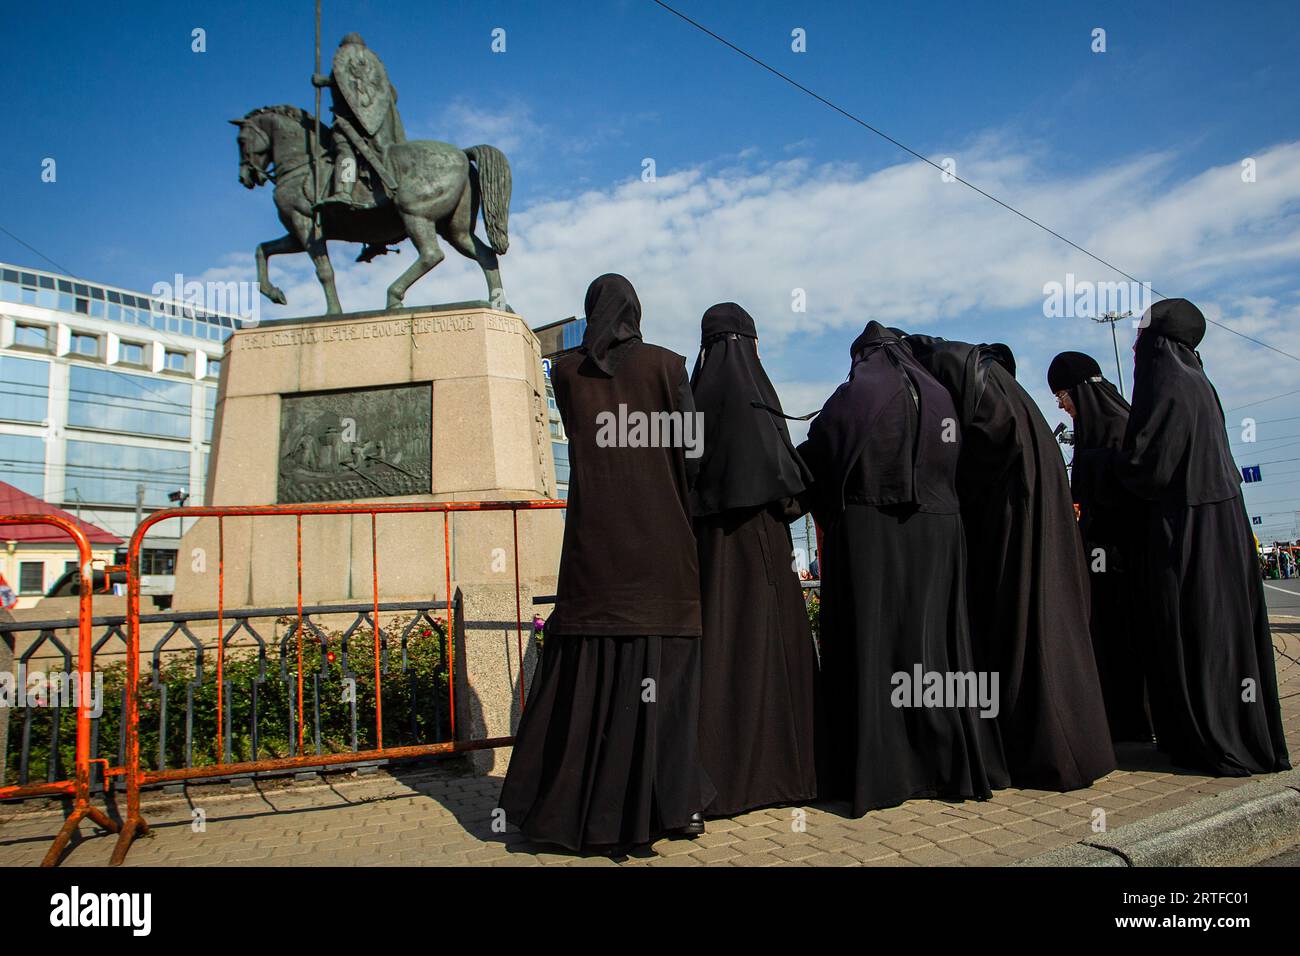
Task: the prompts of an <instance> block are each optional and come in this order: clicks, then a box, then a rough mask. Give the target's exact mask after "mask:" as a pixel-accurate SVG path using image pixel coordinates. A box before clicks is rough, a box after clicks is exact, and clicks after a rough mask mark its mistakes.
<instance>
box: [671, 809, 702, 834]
mask: <svg viewBox="0 0 1300 956" xmlns="http://www.w3.org/2000/svg"><path fill="white" fill-rule="evenodd" d="M676 832H677V834H678V835H680V836H688V837H697V836H704V814H703V813H700V811H698V810H696V811H695V812H694V813H692V814H691V822H690V823H688V824H686V826H684V827H679V828H678V829H677V830H676Z"/></svg>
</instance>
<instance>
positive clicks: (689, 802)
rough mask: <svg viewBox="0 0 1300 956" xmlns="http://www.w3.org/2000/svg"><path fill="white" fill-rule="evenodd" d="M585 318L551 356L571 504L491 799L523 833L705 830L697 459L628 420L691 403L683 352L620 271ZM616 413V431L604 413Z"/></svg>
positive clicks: (549, 836) (608, 845)
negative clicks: (554, 579) (693, 478)
mask: <svg viewBox="0 0 1300 956" xmlns="http://www.w3.org/2000/svg"><path fill="white" fill-rule="evenodd" d="M586 315H587V331H586V335H585V336H584V337H583V344H582V349H581V350H580V351H578V352H575V353H573V354H570V355H566V356H563V357H562V358H560V359H558V360H557V361H556V362H555V364H554V365H553V366H552V368H551V382H552V384H553V385H554V388H555V402H556V405H557V406H559V410H560V416H561V418H562V419H563V421H564V427H565V430H566V431H567V432H568V435H569V464H570V478H569V506H568V514H567V517H566V520H565V525H564V543H563V550H562V553H561V557H560V576H559V582H558V586H557V594H556V601H555V611H554V613H553V614H552V615H551V617H550V619H549V620H548V621H547V627H546V643H545V647H544V650H543V651H542V659H541V662H540V663H539V665H538V669H537V674H536V676H535V677H534V679H533V685H532V687H531V688H530V690H529V693H528V699H527V704H526V706H525V708H524V713H523V717H522V718H521V720H520V722H519V730H518V733H517V734H516V738H515V746H514V753H513V754H512V756H511V760H510V767H509V769H508V771H507V773H506V779H505V783H504V785H503V786H502V790H501V807H502V808H503V809H504V810H505V812H506V820H507V822H509V823H511V824H513V825H515V826H517V827H518V828H519V829H520V830H522V831H523V833H524V834H525V835H526V836H528V837H529V838H530V839H533V840H537V841H540V842H546V843H557V844H559V845H561V846H564V847H568V848H569V849H572V850H586V849H591V850H598V851H601V852H611V851H617V850H622V849H625V848H627V847H630V846H634V845H638V844H644V843H648V842H651V841H652V840H654V839H656V838H657V837H658V836H660V835H662V834H664V833H667V832H671V831H686V832H701V831H702V826H703V824H702V818H701V817H700V813H701V811H703V809H704V807H705V806H707V805H708V803H709V802H710V801H711V800H712V799H713V789H712V787H711V785H710V784H709V782H708V778H707V776H706V775H705V774H704V772H703V770H702V768H701V765H700V761H699V748H698V737H699V726H698V718H699V692H700V585H699V566H698V563H697V560H696V552H695V536H694V534H693V533H692V530H691V518H690V505H689V499H688V487H689V473H688V466H689V465H691V464H693V460H692V459H690V458H687V457H686V448H685V447H684V446H685V444H686V433H685V432H684V431H682V432H679V433H678V434H677V440H676V441H670V442H669V443H668V447H665V444H664V442H663V441H662V440H660V441H655V442H654V443H651V442H650V440H649V431H648V430H647V429H646V428H641V429H640V430H639V431H638V430H637V429H636V421H637V420H638V419H634V417H633V416H636V415H638V413H644V414H646V415H653V414H656V413H662V412H668V413H670V414H674V413H675V415H676V416H679V417H678V419H677V420H678V421H679V422H682V423H684V422H685V421H686V416H693V414H694V405H693V401H692V398H691V389H690V383H689V382H688V381H687V378H686V360H685V359H684V358H683V357H682V356H680V355H678V354H676V353H675V352H670V351H668V350H667V349H663V348H659V347H658V346H655V345H649V344H646V343H645V342H643V341H642V339H641V328H640V323H641V305H640V303H639V302H638V301H637V297H636V292H635V291H634V290H633V288H632V285H631V283H629V282H628V281H627V279H625V278H623V277H622V276H618V275H604V276H601V277H600V278H598V279H596V280H595V281H594V282H592V284H591V287H590V288H589V289H588V290H587V298H586ZM623 414H625V415H626V419H625V420H626V423H627V427H626V429H625V431H626V434H625V435H620V434H618V433H619V431H621V430H622V429H619V428H610V423H611V422H612V421H614V420H615V419H617V418H622V417H623ZM650 421H654V419H650ZM669 421H671V419H669ZM652 427H653V426H652ZM681 427H683V428H684V427H686V426H685V425H684V424H683V425H682V426H681ZM670 437H671V436H670ZM660 438H661V439H662V434H661V436H660Z"/></svg>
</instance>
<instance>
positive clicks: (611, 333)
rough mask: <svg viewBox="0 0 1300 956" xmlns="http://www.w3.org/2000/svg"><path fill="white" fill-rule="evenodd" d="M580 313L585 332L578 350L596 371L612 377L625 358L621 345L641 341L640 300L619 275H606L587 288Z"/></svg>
mask: <svg viewBox="0 0 1300 956" xmlns="http://www.w3.org/2000/svg"><path fill="white" fill-rule="evenodd" d="M583 311H584V312H585V313H586V316H587V331H586V332H585V333H584V334H583V336H582V350H583V352H585V353H586V355H587V358H589V359H590V360H591V361H592V363H593V364H595V366H596V367H597V368H599V369H600V370H601V371H602V372H604V373H605V374H606V375H613V374H614V372H615V371H617V370H618V366H619V365H620V364H621V363H622V361H623V357H624V356H625V355H626V352H627V350H626V348H625V347H624V346H626V345H627V343H629V342H640V341H641V300H640V299H638V298H637V295H636V289H634V288H632V283H631V282H629V281H628V280H627V279H626V278H624V277H623V276H621V275H618V274H617V273H614V272H607V273H605V274H604V275H603V276H599V277H597V278H596V279H594V280H593V281H592V283H591V285H590V286H588V287H587V297H586V300H585V302H584V304H583Z"/></svg>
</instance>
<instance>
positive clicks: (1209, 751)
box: [1113, 299, 1290, 776]
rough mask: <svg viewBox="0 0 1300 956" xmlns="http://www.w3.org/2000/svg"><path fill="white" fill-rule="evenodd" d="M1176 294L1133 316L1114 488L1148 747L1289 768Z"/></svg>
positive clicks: (1222, 451) (1212, 398) (1244, 530)
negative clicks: (1140, 613)
mask: <svg viewBox="0 0 1300 956" xmlns="http://www.w3.org/2000/svg"><path fill="white" fill-rule="evenodd" d="M1204 334H1205V318H1204V316H1203V315H1202V314H1201V312H1200V310H1199V309H1197V308H1196V306H1194V305H1193V304H1192V303H1190V302H1188V301H1187V300H1186V299H1165V300H1162V301H1160V302H1157V303H1156V304H1155V305H1154V306H1152V307H1151V308H1150V309H1149V310H1148V311H1147V314H1146V315H1145V316H1144V317H1143V328H1142V330H1141V332H1140V333H1139V336H1138V341H1137V345H1136V346H1135V347H1134V354H1135V362H1134V381H1133V410H1132V413H1131V414H1130V416H1129V422H1128V429H1127V431H1126V433H1125V436H1124V444H1123V448H1122V450H1121V451H1120V452H1118V453H1116V454H1115V456H1114V458H1113V460H1114V462H1115V469H1116V470H1115V474H1116V476H1117V477H1118V479H1119V481H1120V482H1122V484H1123V485H1124V486H1125V487H1126V488H1127V489H1128V490H1129V491H1131V492H1132V493H1133V494H1135V495H1137V496H1138V497H1139V498H1141V499H1142V500H1143V502H1144V507H1143V512H1144V515H1143V521H1142V524H1141V534H1142V547H1141V548H1140V554H1141V555H1142V565H1141V573H1142V576H1143V581H1142V593H1143V597H1144V600H1143V601H1142V602H1141V606H1142V608H1143V609H1144V610H1145V612H1146V613H1145V615H1144V618H1143V621H1142V624H1143V627H1144V630H1145V633H1146V634H1147V637H1148V648H1149V662H1148V686H1149V697H1150V704H1151V717H1152V721H1153V722H1154V724H1155V732H1156V742H1157V746H1158V747H1159V748H1160V749H1161V750H1163V751H1165V752H1167V753H1168V754H1169V755H1170V756H1171V758H1172V759H1173V760H1174V761H1175V762H1177V763H1179V764H1182V765H1185V766H1188V767H1194V768H1196V769H1200V770H1207V771H1209V772H1211V773H1215V774H1219V775H1222V776H1245V775H1247V774H1253V773H1269V772H1273V771H1278V770H1285V769H1287V768H1288V767H1289V766H1290V762H1289V759H1288V755H1287V747H1286V738H1285V736H1284V734H1283V730H1282V716H1281V711H1280V708H1279V705H1278V694H1277V675H1276V672H1275V669H1274V661H1273V644H1272V640H1271V636H1270V633H1269V625H1268V608H1267V606H1266V605H1265V603H1264V586H1263V581H1262V580H1261V578H1260V573H1259V564H1258V561H1257V558H1256V553H1255V546H1254V543H1253V535H1252V534H1251V530H1250V523H1249V519H1248V517H1247V515H1246V510H1245V505H1244V503H1243V501H1242V497H1241V487H1240V481H1241V477H1240V475H1239V474H1238V472H1237V470H1236V466H1235V464H1234V463H1233V459H1232V454H1231V452H1230V450H1229V448H1228V437H1227V434H1226V432H1225V429H1224V418H1223V408H1222V406H1221V405H1220V404H1219V396H1218V394H1217V393H1216V392H1215V390H1214V386H1213V385H1211V384H1210V380H1209V379H1208V378H1207V377H1206V375H1205V371H1204V369H1203V368H1202V365H1201V359H1200V356H1199V355H1198V354H1197V352H1196V346H1197V345H1198V344H1199V343H1200V341H1201V338H1202V337H1203V336H1204Z"/></svg>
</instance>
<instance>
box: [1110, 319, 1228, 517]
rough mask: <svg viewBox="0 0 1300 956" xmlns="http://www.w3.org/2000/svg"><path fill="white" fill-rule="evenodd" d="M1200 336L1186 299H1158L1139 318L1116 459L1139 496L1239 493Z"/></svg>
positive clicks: (1198, 497) (1211, 498) (1176, 499)
mask: <svg viewBox="0 0 1300 956" xmlns="http://www.w3.org/2000/svg"><path fill="white" fill-rule="evenodd" d="M1204 336H1205V316H1204V315H1202V314H1201V310H1200V309H1198V308H1197V307H1196V306H1194V305H1192V303H1190V302H1188V301H1187V300H1186V299H1162V300H1161V301H1159V302H1157V303H1156V304H1155V305H1153V306H1151V308H1149V309H1148V310H1147V311H1146V314H1145V315H1144V316H1143V317H1142V331H1141V332H1140V333H1139V335H1138V340H1137V345H1136V346H1135V348H1134V350H1133V354H1134V360H1133V410H1132V413H1131V414H1130V415H1129V423H1128V429H1127V431H1126V432H1125V435H1124V446H1123V451H1122V453H1121V460H1120V463H1119V475H1120V478H1121V480H1122V481H1123V482H1124V483H1125V485H1127V486H1128V488H1129V489H1130V490H1131V491H1132V492H1133V493H1134V494H1136V495H1138V496H1139V497H1142V498H1146V499H1148V500H1153V501H1155V500H1158V501H1163V502H1167V503H1172V504H1187V505H1199V504H1210V503H1212V502H1215V501H1226V500H1227V499H1229V498H1232V497H1234V496H1235V495H1237V494H1239V493H1240V487H1239V486H1240V484H1241V475H1240V474H1238V472H1237V467H1236V465H1235V464H1234V462H1233V460H1232V453H1231V452H1230V451H1229V449H1228V436H1227V433H1226V432H1225V431H1224V423H1223V406H1222V405H1221V404H1220V403H1219V395H1218V393H1217V392H1216V391H1215V390H1214V386H1213V385H1211V384H1210V380H1209V379H1208V378H1207V377H1206V375H1205V369H1204V368H1203V367H1202V365H1201V357H1200V355H1198V354H1197V352H1196V346H1197V345H1199V344H1200V342H1201V339H1202V338H1204Z"/></svg>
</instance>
